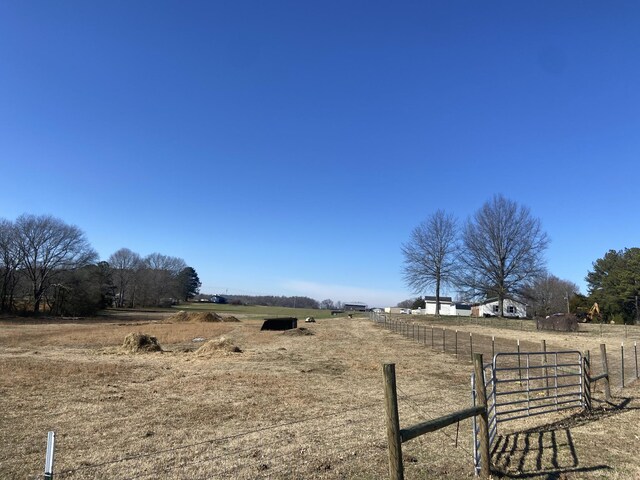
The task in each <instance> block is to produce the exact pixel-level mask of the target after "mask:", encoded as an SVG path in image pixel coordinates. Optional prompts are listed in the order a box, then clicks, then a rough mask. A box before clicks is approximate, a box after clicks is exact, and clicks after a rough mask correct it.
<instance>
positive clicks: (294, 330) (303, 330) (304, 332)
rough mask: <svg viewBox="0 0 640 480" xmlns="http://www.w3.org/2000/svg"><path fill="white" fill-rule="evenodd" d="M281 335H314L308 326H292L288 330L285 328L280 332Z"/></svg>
mask: <svg viewBox="0 0 640 480" xmlns="http://www.w3.org/2000/svg"><path fill="white" fill-rule="evenodd" d="M282 334H283V335H289V336H291V337H299V336H305V335H314V333H313V332H312V331H311V330H309V329H308V328H304V327H300V328H292V329H290V330H285V331H284V332H282Z"/></svg>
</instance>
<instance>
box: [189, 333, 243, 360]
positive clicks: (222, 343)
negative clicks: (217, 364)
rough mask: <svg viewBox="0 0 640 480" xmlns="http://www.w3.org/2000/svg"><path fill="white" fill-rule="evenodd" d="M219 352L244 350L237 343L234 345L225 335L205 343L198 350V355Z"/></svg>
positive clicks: (239, 351)
mask: <svg viewBox="0 0 640 480" xmlns="http://www.w3.org/2000/svg"><path fill="white" fill-rule="evenodd" d="M218 353H223V354H226V353H242V350H241V349H240V347H238V346H237V345H234V344H233V343H231V341H229V340H228V339H227V338H225V337H220V338H214V339H213V340H209V341H208V342H206V343H205V344H203V345H202V346H201V347H200V348H199V349H198V350H196V355H198V356H202V355H211V354H218Z"/></svg>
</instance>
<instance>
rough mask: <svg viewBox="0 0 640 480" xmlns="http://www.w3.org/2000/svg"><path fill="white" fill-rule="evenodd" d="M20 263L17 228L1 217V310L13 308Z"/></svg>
mask: <svg viewBox="0 0 640 480" xmlns="http://www.w3.org/2000/svg"><path fill="white" fill-rule="evenodd" d="M19 265H20V264H19V258H18V255H17V252H16V242H15V228H14V226H13V224H12V223H11V222H10V221H8V220H5V219H0V312H4V311H7V310H11V309H12V308H13V298H14V292H15V289H16V285H17V284H18V280H19V276H18V269H19Z"/></svg>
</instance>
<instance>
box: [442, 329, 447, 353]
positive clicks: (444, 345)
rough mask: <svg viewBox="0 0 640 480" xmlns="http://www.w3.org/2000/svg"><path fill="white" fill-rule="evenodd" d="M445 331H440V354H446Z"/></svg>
mask: <svg viewBox="0 0 640 480" xmlns="http://www.w3.org/2000/svg"><path fill="white" fill-rule="evenodd" d="M446 333H447V332H446V330H445V329H444V328H443V329H442V353H447V344H446V343H445V337H446Z"/></svg>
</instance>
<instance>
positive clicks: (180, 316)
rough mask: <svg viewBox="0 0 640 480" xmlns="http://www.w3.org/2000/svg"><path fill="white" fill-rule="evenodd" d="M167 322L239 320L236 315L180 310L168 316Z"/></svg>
mask: <svg viewBox="0 0 640 480" xmlns="http://www.w3.org/2000/svg"><path fill="white" fill-rule="evenodd" d="M168 321H169V322H193V323H209V322H239V321H240V320H238V319H237V318H236V317H221V316H220V315H218V314H217V313H215V312H185V311H184V310H180V311H179V312H178V313H176V314H175V315H172V316H170V317H169V318H168Z"/></svg>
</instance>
